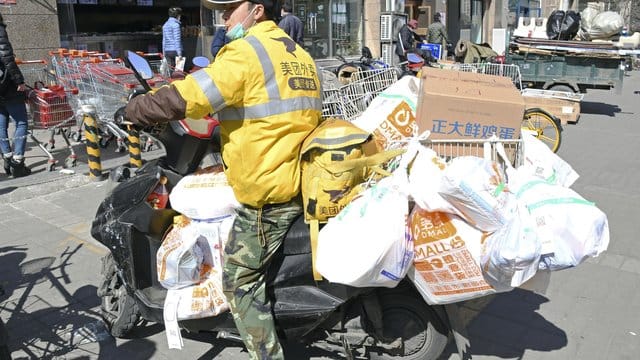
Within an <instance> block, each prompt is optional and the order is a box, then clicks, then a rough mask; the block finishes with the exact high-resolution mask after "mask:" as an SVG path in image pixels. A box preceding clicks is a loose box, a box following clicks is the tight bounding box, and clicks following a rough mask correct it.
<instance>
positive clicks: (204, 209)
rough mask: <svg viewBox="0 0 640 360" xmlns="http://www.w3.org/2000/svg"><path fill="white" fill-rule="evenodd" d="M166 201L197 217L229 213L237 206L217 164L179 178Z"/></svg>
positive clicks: (173, 207)
mask: <svg viewBox="0 0 640 360" xmlns="http://www.w3.org/2000/svg"><path fill="white" fill-rule="evenodd" d="M169 201H170V202H171V208H172V209H174V210H176V211H177V212H179V213H181V214H183V215H185V216H187V217H188V218H190V219H198V220H207V219H216V218H222V217H225V216H228V215H233V214H235V211H236V209H238V208H239V207H240V203H238V200H236V197H235V195H234V193H233V189H232V188H231V186H229V183H228V182H227V177H226V176H225V174H224V172H223V171H222V167H221V166H215V167H212V168H210V169H207V170H205V171H203V172H199V173H196V174H193V175H187V176H185V177H183V178H182V179H180V181H178V183H177V184H176V186H174V187H173V189H171V194H169Z"/></svg>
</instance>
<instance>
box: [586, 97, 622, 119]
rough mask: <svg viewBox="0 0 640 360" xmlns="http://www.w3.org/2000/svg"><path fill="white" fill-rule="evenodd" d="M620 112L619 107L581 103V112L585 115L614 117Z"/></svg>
mask: <svg viewBox="0 0 640 360" xmlns="http://www.w3.org/2000/svg"><path fill="white" fill-rule="evenodd" d="M620 111H621V109H620V107H619V106H618V105H613V104H605V103H601V102H594V101H584V100H583V101H582V102H581V103H580V112H581V113H583V114H595V115H606V116H609V117H613V116H615V114H616V113H619V112H620Z"/></svg>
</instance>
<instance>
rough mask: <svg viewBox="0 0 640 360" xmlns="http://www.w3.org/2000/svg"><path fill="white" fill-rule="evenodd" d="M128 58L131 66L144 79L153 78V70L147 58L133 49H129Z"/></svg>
mask: <svg viewBox="0 0 640 360" xmlns="http://www.w3.org/2000/svg"><path fill="white" fill-rule="evenodd" d="M127 60H129V64H131V67H132V68H133V69H134V70H135V71H136V72H138V74H140V76H141V77H142V78H143V79H145V80H149V79H151V78H153V71H152V70H151V66H150V65H149V63H148V62H147V60H145V58H143V57H142V56H140V55H138V54H136V53H134V52H133V51H127Z"/></svg>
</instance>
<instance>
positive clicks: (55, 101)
mask: <svg viewBox="0 0 640 360" xmlns="http://www.w3.org/2000/svg"><path fill="white" fill-rule="evenodd" d="M16 64H17V65H18V67H19V68H20V71H21V72H22V75H23V77H24V79H25V84H26V85H27V86H28V87H29V88H30V90H29V91H28V92H27V108H28V117H29V128H30V131H29V135H28V136H29V138H30V139H31V140H33V141H34V142H35V143H36V144H37V145H38V147H39V148H40V149H42V151H43V152H44V153H45V154H46V155H47V157H48V158H49V159H48V161H47V169H48V170H49V171H53V170H54V169H55V166H56V163H57V160H56V159H55V158H54V157H53V155H52V154H51V151H50V150H53V149H55V135H56V134H60V135H62V138H63V140H64V141H65V144H66V147H67V149H68V150H69V153H70V154H69V156H68V157H67V158H66V159H65V167H73V166H75V165H76V162H77V156H76V154H75V151H74V149H73V146H71V143H70V142H69V139H68V137H67V131H65V130H66V128H68V127H70V126H72V125H75V124H76V116H75V115H76V112H75V110H76V109H77V107H76V104H75V100H76V95H77V93H78V91H77V89H65V88H64V87H62V86H60V85H55V84H54V82H55V81H54V80H55V78H54V77H53V75H52V74H51V73H50V72H49V66H48V63H47V62H46V61H45V60H16ZM39 130H48V133H49V138H48V141H47V142H46V143H42V142H41V141H40V140H38V139H37V137H36V136H35V135H34V133H35V132H36V131H39Z"/></svg>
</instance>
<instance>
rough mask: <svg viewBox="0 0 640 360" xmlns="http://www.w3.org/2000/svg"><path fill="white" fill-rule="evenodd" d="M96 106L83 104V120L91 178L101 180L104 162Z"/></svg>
mask: <svg viewBox="0 0 640 360" xmlns="http://www.w3.org/2000/svg"><path fill="white" fill-rule="evenodd" d="M96 117H97V114H96V108H95V106H92V105H83V106H82V120H83V123H84V130H85V140H86V141H85V143H86V145H87V156H88V164H89V178H91V179H92V180H96V181H100V180H102V179H103V177H102V164H101V163H100V146H99V145H98V142H99V138H98V122H97V121H96Z"/></svg>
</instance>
